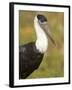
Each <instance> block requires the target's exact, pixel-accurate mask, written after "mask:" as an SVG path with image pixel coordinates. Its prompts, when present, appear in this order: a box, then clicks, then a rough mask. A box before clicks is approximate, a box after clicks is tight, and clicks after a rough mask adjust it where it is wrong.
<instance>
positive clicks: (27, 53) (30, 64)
mask: <svg viewBox="0 0 72 90" xmlns="http://www.w3.org/2000/svg"><path fill="white" fill-rule="evenodd" d="M42 58H43V54H42V53H40V52H39V51H38V50H37V49H36V46H35V43H34V42H32V43H28V44H26V45H23V46H20V47H19V79H25V78H26V77H28V76H29V75H30V74H31V73H32V72H33V71H34V70H36V69H37V68H38V67H39V65H40V63H41V61H42Z"/></svg>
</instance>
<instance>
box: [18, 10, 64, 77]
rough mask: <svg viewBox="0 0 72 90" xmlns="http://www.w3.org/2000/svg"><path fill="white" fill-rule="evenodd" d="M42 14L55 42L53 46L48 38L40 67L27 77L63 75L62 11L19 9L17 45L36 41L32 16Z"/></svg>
mask: <svg viewBox="0 0 72 90" xmlns="http://www.w3.org/2000/svg"><path fill="white" fill-rule="evenodd" d="M36 14H43V15H45V16H46V17H47V20H48V26H49V29H50V31H51V33H52V35H53V38H54V40H55V42H56V44H57V47H55V46H54V45H53V44H52V42H51V41H50V40H49V46H48V50H47V52H46V53H45V55H44V57H43V61H42V63H41V64H40V67H39V68H38V69H37V70H35V71H34V72H33V73H32V74H31V75H30V76H29V77H28V79H29V78H50V77H63V76H64V13H63V12H45V11H44V12H40V11H39V12H38V11H37V12H36V11H24V10H20V11H19V45H24V44H27V43H29V42H32V41H36V33H35V28H34V17H35V15H36Z"/></svg>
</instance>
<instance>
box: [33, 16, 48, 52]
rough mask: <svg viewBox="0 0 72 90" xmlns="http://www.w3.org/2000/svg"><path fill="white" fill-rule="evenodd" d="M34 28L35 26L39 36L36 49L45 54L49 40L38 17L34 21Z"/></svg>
mask: <svg viewBox="0 0 72 90" xmlns="http://www.w3.org/2000/svg"><path fill="white" fill-rule="evenodd" d="M34 26H35V31H36V35H37V40H36V44H35V45H36V48H37V49H38V50H39V52H41V53H45V52H46V51H47V48H48V38H47V36H46V34H45V32H44V30H43V29H42V28H41V27H40V25H39V23H38V20H37V17H35V19H34Z"/></svg>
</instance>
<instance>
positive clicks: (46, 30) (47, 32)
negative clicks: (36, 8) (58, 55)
mask: <svg viewBox="0 0 72 90" xmlns="http://www.w3.org/2000/svg"><path fill="white" fill-rule="evenodd" d="M41 26H42V28H43V30H44V31H45V33H46V35H47V36H48V37H49V38H50V40H51V41H52V43H53V44H54V45H55V46H56V43H55V41H54V39H53V38H52V34H51V32H50V30H49V29H48V25H47V22H45V23H43V25H41Z"/></svg>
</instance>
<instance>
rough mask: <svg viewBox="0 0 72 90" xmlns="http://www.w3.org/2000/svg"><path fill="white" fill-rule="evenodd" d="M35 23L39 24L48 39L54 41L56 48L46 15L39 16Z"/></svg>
mask: <svg viewBox="0 0 72 90" xmlns="http://www.w3.org/2000/svg"><path fill="white" fill-rule="evenodd" d="M35 21H36V22H38V24H39V25H40V27H41V28H42V29H43V30H44V32H45V33H46V35H47V37H49V38H50V40H51V41H52V43H53V44H54V45H55V46H56V43H55V41H54V39H53V38H52V34H51V32H50V30H49V28H48V23H47V18H46V17H45V16H44V15H41V14H38V15H37V16H36V17H35Z"/></svg>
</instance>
